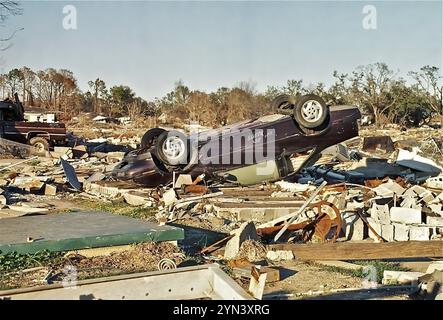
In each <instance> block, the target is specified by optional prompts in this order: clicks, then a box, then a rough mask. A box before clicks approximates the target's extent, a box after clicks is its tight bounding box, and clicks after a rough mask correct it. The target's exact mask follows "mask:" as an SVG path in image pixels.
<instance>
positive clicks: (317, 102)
mask: <svg viewBox="0 0 443 320" xmlns="http://www.w3.org/2000/svg"><path fill="white" fill-rule="evenodd" d="M327 116H328V107H327V106H326V103H325V101H324V100H323V99H322V98H321V97H319V96H317V95H315V94H308V95H305V96H302V97H301V98H300V99H299V100H298V101H297V104H296V106H295V108H294V117H295V120H296V121H297V122H298V123H299V124H300V125H302V126H303V127H305V128H309V129H315V128H318V127H320V126H321V125H323V124H324V122H325V120H326V118H327Z"/></svg>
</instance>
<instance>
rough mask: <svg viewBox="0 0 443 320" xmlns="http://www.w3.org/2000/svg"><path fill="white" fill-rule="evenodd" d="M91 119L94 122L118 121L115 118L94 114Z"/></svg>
mask: <svg viewBox="0 0 443 320" xmlns="http://www.w3.org/2000/svg"><path fill="white" fill-rule="evenodd" d="M92 121H94V122H95V123H119V121H118V120H117V119H115V118H111V117H105V116H96V117H95V118H94V119H92Z"/></svg>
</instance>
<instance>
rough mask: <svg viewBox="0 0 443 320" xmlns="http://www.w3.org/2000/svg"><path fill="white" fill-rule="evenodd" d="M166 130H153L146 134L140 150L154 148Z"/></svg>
mask: <svg viewBox="0 0 443 320" xmlns="http://www.w3.org/2000/svg"><path fill="white" fill-rule="evenodd" d="M165 131H166V130H165V129H162V128H152V129H149V130H148V131H146V133H145V134H144V135H143V137H142V141H141V143H140V149H147V148H150V147H152V145H153V144H154V142H155V139H156V138H158V137H159V136H160V135H161V134H162V133H163V132H165Z"/></svg>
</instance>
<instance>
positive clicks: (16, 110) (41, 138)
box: [0, 94, 66, 152]
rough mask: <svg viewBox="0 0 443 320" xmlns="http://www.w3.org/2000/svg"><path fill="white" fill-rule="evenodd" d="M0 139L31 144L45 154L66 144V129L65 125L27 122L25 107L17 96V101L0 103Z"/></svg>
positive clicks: (8, 100)
mask: <svg viewBox="0 0 443 320" xmlns="http://www.w3.org/2000/svg"><path fill="white" fill-rule="evenodd" d="M0 138H3V139H7V140H11V141H16V142H20V143H25V144H29V145H31V146H33V147H35V148H36V149H37V151H39V152H43V151H45V150H49V148H50V147H52V146H54V145H62V144H64V143H65V142H66V127H65V125H64V124H63V123H42V122H27V121H25V119H24V108H23V105H22V103H21V102H20V100H19V99H18V95H17V94H15V101H12V100H10V99H6V100H3V101H0Z"/></svg>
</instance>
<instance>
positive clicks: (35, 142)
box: [29, 137, 49, 153]
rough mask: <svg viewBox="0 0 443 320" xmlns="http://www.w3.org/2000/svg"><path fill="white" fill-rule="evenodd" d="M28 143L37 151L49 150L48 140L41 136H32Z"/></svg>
mask: <svg viewBox="0 0 443 320" xmlns="http://www.w3.org/2000/svg"><path fill="white" fill-rule="evenodd" d="M29 144H30V145H31V146H32V147H34V148H35V149H36V150H37V152H38V153H45V151H49V142H48V140H46V139H45V138H42V137H34V138H31V139H30V140H29Z"/></svg>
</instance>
